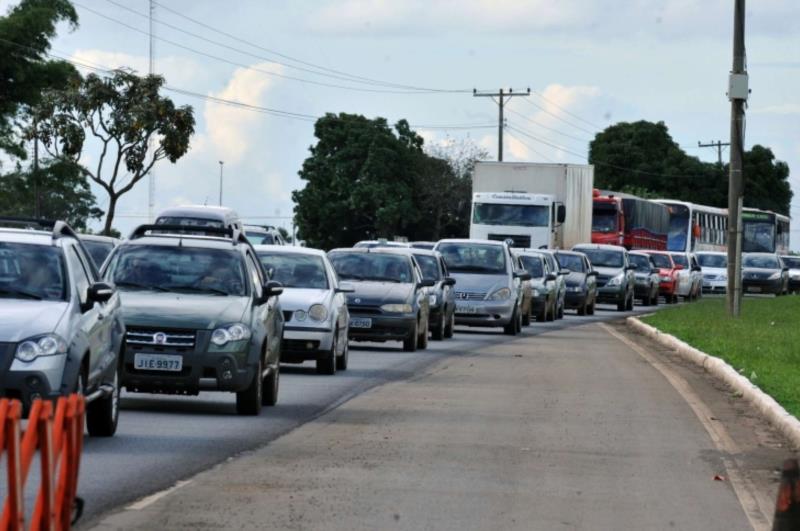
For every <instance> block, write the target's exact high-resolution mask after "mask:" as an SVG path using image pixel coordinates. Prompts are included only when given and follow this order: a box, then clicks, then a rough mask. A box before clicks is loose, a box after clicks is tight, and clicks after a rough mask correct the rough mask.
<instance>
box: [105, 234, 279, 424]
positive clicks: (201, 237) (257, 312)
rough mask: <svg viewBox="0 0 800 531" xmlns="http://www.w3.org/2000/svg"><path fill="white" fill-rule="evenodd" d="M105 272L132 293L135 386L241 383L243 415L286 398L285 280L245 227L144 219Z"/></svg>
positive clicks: (130, 377)
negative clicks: (192, 226)
mask: <svg viewBox="0 0 800 531" xmlns="http://www.w3.org/2000/svg"><path fill="white" fill-rule="evenodd" d="M103 274H104V276H105V278H106V279H107V280H108V281H109V282H112V283H113V284H114V285H116V287H117V289H118V291H119V293H120V296H121V298H122V311H123V316H124V320H125V325H126V327H127V334H126V340H125V345H126V348H125V356H124V360H123V364H122V374H121V379H122V385H124V386H125V388H126V389H127V390H128V391H132V392H144V393H169V394H186V395H194V394H198V393H199V392H200V391H230V392H235V393H236V411H237V412H238V413H239V414H242V415H257V414H259V413H260V411H261V406H262V404H263V405H270V406H271V405H274V404H275V403H276V402H277V399H278V382H279V365H278V360H279V359H280V348H281V337H282V335H283V316H282V313H281V311H280V303H279V301H278V297H277V296H278V295H279V294H280V293H281V291H282V290H281V286H280V284H278V283H276V282H268V281H267V280H266V275H265V273H264V270H263V268H262V267H261V263H260V262H259V260H258V258H257V257H256V254H255V251H254V250H253V247H252V246H251V245H250V244H249V243H248V241H247V239H246V238H245V236H244V235H243V234H241V233H239V231H238V230H236V229H232V228H216V229H215V228H209V227H203V228H202V229H198V230H196V231H195V230H191V231H190V230H187V228H186V227H185V226H183V225H181V226H174V227H173V226H171V225H163V224H162V225H142V226H141V227H139V228H137V229H136V230H135V231H134V232H133V234H132V235H131V237H130V238H129V239H128V240H126V241H124V242H122V243H121V244H120V245H119V247H117V248H116V249H114V251H113V253H112V254H111V255H110V256H109V258H108V259H107V260H106V263H105V267H104V270H103Z"/></svg>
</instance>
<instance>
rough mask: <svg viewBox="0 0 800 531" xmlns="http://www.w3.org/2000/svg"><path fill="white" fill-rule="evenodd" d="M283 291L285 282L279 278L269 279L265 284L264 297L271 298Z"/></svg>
mask: <svg viewBox="0 0 800 531" xmlns="http://www.w3.org/2000/svg"><path fill="white" fill-rule="evenodd" d="M281 293H283V284H281V283H280V282H278V281H277V280H269V281H267V283H266V284H264V298H265V299H270V298H272V297H277V296H278V295H280V294H281Z"/></svg>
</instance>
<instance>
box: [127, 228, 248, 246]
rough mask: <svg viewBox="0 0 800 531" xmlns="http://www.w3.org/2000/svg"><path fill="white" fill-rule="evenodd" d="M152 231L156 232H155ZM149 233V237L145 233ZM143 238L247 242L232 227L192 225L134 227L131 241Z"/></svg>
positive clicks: (239, 232) (242, 235) (243, 236)
mask: <svg viewBox="0 0 800 531" xmlns="http://www.w3.org/2000/svg"><path fill="white" fill-rule="evenodd" d="M154 231H158V232H155V233H154ZM148 232H149V233H150V234H149V235H148V234H147V233H148ZM144 236H177V237H185V236H210V237H215V238H226V239H229V240H233V244H234V245H236V244H238V243H245V242H247V241H248V240H247V238H246V237H245V235H244V234H242V233H241V231H239V230H238V229H234V228H232V227H198V226H193V225H171V224H145V225H139V226H138V227H136V228H135V229H134V230H133V232H132V233H131V235H130V238H129V239H131V240H136V239H138V238H142V237H144Z"/></svg>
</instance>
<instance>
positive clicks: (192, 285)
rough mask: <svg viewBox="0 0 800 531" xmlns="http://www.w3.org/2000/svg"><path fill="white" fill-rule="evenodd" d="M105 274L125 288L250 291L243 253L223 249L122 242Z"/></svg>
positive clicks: (216, 292)
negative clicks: (125, 243) (124, 244)
mask: <svg viewBox="0 0 800 531" xmlns="http://www.w3.org/2000/svg"><path fill="white" fill-rule="evenodd" d="M106 277H107V278H109V279H110V280H111V281H112V282H114V283H115V284H116V285H117V286H118V287H119V288H120V289H123V290H140V289H144V290H155V291H174V292H179V293H186V292H188V293H213V294H217V295H235V296H244V295H246V294H247V288H246V282H245V273H244V264H243V262H242V257H241V254H239V253H238V252H236V251H227V250H224V249H204V248H198V247H176V246H171V245H170V246H166V245H132V246H128V247H125V246H123V247H121V248H120V249H119V252H117V254H116V255H114V257H113V258H112V260H111V263H110V264H109V265H108V269H107V271H106Z"/></svg>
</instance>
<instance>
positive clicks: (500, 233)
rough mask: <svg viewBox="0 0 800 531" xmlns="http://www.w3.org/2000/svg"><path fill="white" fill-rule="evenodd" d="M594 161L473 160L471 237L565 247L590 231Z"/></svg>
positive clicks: (582, 239) (588, 236) (520, 244)
mask: <svg viewBox="0 0 800 531" xmlns="http://www.w3.org/2000/svg"><path fill="white" fill-rule="evenodd" d="M593 189H594V166H592V165H586V164H551V163H538V162H478V163H476V164H475V172H474V173H473V176H472V217H471V222H470V230H469V237H470V238H472V239H487V240H503V241H506V240H510V241H511V242H513V243H512V245H513V246H514V247H522V248H534V249H540V248H541V249H569V248H571V247H572V246H573V245H577V244H579V243H587V242H589V241H590V239H591V236H592V190H593Z"/></svg>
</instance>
